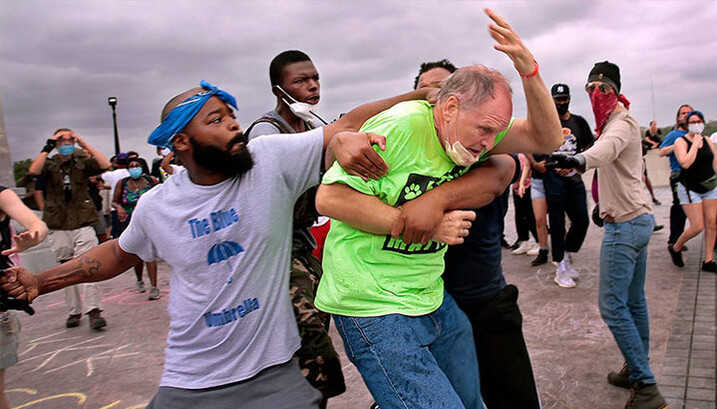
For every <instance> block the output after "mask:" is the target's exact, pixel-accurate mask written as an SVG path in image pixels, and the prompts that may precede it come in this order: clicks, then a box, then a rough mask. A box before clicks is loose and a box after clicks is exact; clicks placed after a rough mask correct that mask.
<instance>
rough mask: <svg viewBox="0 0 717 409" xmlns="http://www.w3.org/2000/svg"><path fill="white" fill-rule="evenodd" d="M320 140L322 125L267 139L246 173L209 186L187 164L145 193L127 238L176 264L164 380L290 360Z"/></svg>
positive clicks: (130, 247) (149, 256)
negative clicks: (296, 239) (301, 213)
mask: <svg viewBox="0 0 717 409" xmlns="http://www.w3.org/2000/svg"><path fill="white" fill-rule="evenodd" d="M322 143H323V128H320V129H315V130H312V131H309V132H305V133H303V134H291V135H269V136H262V137H261V138H256V139H254V140H252V141H251V142H250V143H249V145H248V148H249V151H250V152H251V153H252V155H253V158H254V167H253V168H252V169H251V170H250V171H249V172H247V173H246V174H245V175H243V176H241V177H235V178H231V179H227V180H225V181H223V182H220V183H218V184H216V185H212V186H201V185H196V184H194V183H193V182H192V181H191V180H190V178H189V174H188V172H187V171H186V170H184V169H182V170H180V171H179V172H178V173H177V174H175V175H173V176H172V177H171V178H169V179H167V181H165V182H164V183H163V184H161V185H159V186H157V187H156V188H154V189H152V190H150V191H149V192H147V193H145V194H144V195H143V196H142V197H141V198H140V200H139V202H138V203H137V207H136V208H135V210H134V213H133V214H132V221H131V222H130V224H129V226H128V227H127V230H125V231H124V233H123V234H122V236H121V237H120V239H119V245H120V247H121V248H122V249H123V250H124V251H126V252H128V253H133V254H136V255H138V256H139V257H140V258H142V259H143V260H145V261H150V260H155V259H157V258H162V259H164V260H165V261H166V262H167V263H168V264H169V265H170V267H171V276H170V288H171V291H172V294H171V297H170V299H169V316H170V320H171V321H170V329H169V335H168V336H167V347H166V349H165V363H164V375H163V376H162V381H161V383H160V386H173V387H178V388H186V389H200V388H208V387H213V386H220V385H225V384H228V383H232V382H237V381H241V380H244V379H248V378H251V377H252V376H254V375H256V374H257V373H258V372H259V371H261V370H262V369H264V368H266V367H269V366H272V365H276V364H280V363H284V362H287V361H288V360H289V359H291V358H292V356H293V354H294V352H295V351H296V350H297V349H298V347H299V343H300V342H299V335H298V331H297V327H296V322H295V320H294V314H293V309H292V305H291V302H290V299H289V293H288V289H289V269H290V257H291V254H290V252H291V251H290V250H291V229H292V217H293V208H294V202H295V201H296V199H297V198H298V197H299V196H300V195H301V194H302V193H303V192H304V191H305V190H306V189H308V188H309V187H311V186H314V185H316V184H318V183H319V165H320V162H321V156H322Z"/></svg>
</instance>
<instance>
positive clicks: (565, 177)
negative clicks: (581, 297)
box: [543, 84, 595, 288]
mask: <svg viewBox="0 0 717 409" xmlns="http://www.w3.org/2000/svg"><path fill="white" fill-rule="evenodd" d="M550 92H551V94H552V96H553V101H554V102H555V107H556V108H557V110H558V115H559V116H560V123H561V125H562V127H563V129H562V132H563V144H562V145H561V146H560V147H559V148H558V149H557V150H556V151H555V152H556V153H562V154H564V155H571V156H572V155H575V154H577V153H580V152H582V151H584V150H585V149H587V148H589V147H590V146H592V144H593V142H595V137H594V136H593V133H592V131H591V130H590V126H589V125H588V123H587V121H586V120H585V118H583V117H581V116H580V115H575V114H573V113H572V112H570V111H569V110H568V107H569V105H570V88H569V87H568V86H567V85H566V84H555V85H553V87H552V88H551V90H550ZM543 183H544V185H545V197H546V199H547V201H548V219H549V220H550V243H551V245H552V254H553V261H554V262H556V263H558V269H557V271H556V272H555V279H554V281H555V283H556V284H557V285H558V286H560V287H563V288H573V287H575V285H576V284H575V281H574V279H575V278H577V276H578V273H577V271H576V270H575V269H574V268H573V266H572V264H571V258H570V255H569V254H568V253H575V252H577V251H578V250H580V247H581V246H582V244H583V240H585V235H586V234H587V231H588V224H589V221H588V209H587V199H586V195H585V184H583V180H582V178H581V177H580V175H579V174H578V173H577V172H576V171H575V170H573V169H548V171H547V172H546V173H545V174H544V175H543ZM566 214H567V216H568V218H569V219H570V228H569V229H568V231H567V233H566V232H565V215H566Z"/></svg>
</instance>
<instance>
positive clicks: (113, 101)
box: [107, 97, 120, 155]
mask: <svg viewBox="0 0 717 409" xmlns="http://www.w3.org/2000/svg"><path fill="white" fill-rule="evenodd" d="M107 103H108V104H110V107H112V124H113V125H114V127H115V155H119V153H120V146H119V135H118V134H117V110H116V108H117V98H116V97H109V98H107Z"/></svg>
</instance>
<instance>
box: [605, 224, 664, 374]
mask: <svg viewBox="0 0 717 409" xmlns="http://www.w3.org/2000/svg"><path fill="white" fill-rule="evenodd" d="M654 226H655V218H654V217H653V215H651V214H643V215H641V216H638V217H636V218H634V219H632V220H628V221H626V222H622V223H607V222H606V223H605V234H604V236H603V240H602V248H601V250H600V290H599V296H600V300H599V302H600V314H601V315H602V319H603V321H605V323H606V324H607V325H608V327H609V328H610V331H611V332H612V335H613V336H614V337H615V342H617V346H618V347H619V348H620V351H621V352H622V355H623V356H624V358H625V362H627V366H628V368H629V369H630V380H632V381H633V382H642V383H656V380H655V376H654V375H653V374H652V371H651V370H650V363H649V359H648V353H649V351H650V321H649V317H648V315H647V301H646V300H645V275H646V272H647V245H648V243H649V242H650V237H651V236H652V229H653V228H654Z"/></svg>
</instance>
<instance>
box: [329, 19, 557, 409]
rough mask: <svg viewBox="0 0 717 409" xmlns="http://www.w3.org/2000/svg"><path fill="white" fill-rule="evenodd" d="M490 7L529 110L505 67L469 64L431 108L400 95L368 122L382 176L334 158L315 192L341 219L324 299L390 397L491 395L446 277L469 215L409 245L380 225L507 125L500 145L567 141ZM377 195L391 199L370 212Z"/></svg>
mask: <svg viewBox="0 0 717 409" xmlns="http://www.w3.org/2000/svg"><path fill="white" fill-rule="evenodd" d="M489 15H490V16H491V18H493V19H494V21H496V23H498V24H499V26H500V28H501V30H504V31H501V35H500V37H498V36H495V35H494V38H496V39H497V40H498V41H499V43H501V44H500V45H499V46H496V48H499V47H500V48H499V49H501V48H503V47H502V46H503V45H506V47H505V50H503V51H505V52H506V53H507V54H509V56H510V57H511V58H512V59H513V61H514V63H515V66H516V69H518V71H519V72H520V73H521V74H522V76H523V77H524V82H523V84H524V87H525V90H526V96H527V99H528V105H529V118H531V114H533V115H532V118H531V119H529V120H516V121H514V120H513V119H512V118H511V115H512V102H511V97H510V87H509V86H508V84H507V81H506V80H505V78H504V77H503V76H502V75H501V74H500V73H498V72H497V71H495V70H491V69H488V68H486V67H483V66H472V67H466V68H463V69H461V70H458V71H457V72H456V73H455V74H453V76H451V77H450V78H449V79H448V80H447V81H446V82H445V83H444V85H443V87H442V89H441V91H440V93H439V94H438V101H437V104H436V106H435V108H433V107H431V106H430V105H428V104H425V103H408V104H398V105H396V106H394V107H393V108H391V109H389V110H387V111H385V112H383V113H381V114H379V115H377V116H375V117H373V118H372V119H370V120H369V121H368V122H366V123H365V124H364V126H363V128H362V130H363V131H366V132H372V133H376V134H381V135H385V136H386V149H385V152H379V153H380V154H381V156H382V157H383V159H384V160H385V161H386V163H387V164H388V166H389V169H390V170H389V172H388V175H387V176H386V177H383V178H381V179H379V180H372V181H364V180H362V179H360V178H358V177H354V176H351V175H349V174H348V173H346V172H344V171H343V170H342V169H341V168H340V167H338V166H335V167H333V168H332V169H330V170H329V171H328V172H327V174H326V175H325V177H324V180H323V185H322V186H321V188H320V190H319V194H318V195H317V209H318V210H319V211H320V212H321V213H323V214H325V215H327V216H330V217H332V218H334V219H335V220H334V221H333V222H332V228H331V231H330V232H329V235H328V237H327V242H326V247H325V248H326V252H325V254H324V270H325V273H324V276H323V277H322V280H321V283H320V285H319V289H318V292H317V297H316V305H317V307H318V308H320V309H322V310H325V311H327V312H331V313H333V314H334V316H335V320H336V325H337V328H338V331H339V333H340V334H341V336H342V338H343V340H344V344H345V346H346V349H347V353H348V356H349V359H351V360H352V362H353V363H354V364H356V366H357V367H358V369H359V371H360V372H361V374H362V376H363V378H364V381H365V382H366V384H367V386H368V388H369V390H370V391H371V393H372V395H373V396H374V398H375V399H376V401H377V402H378V403H379V405H380V406H381V407H382V408H393V407H411V408H482V407H483V406H482V405H483V404H482V400H481V397H480V392H479V391H480V388H479V382H478V367H477V360H476V356H475V348H474V345H473V338H472V330H471V326H470V324H469V322H468V320H467V318H466V317H465V315H464V314H463V313H462V312H461V311H460V310H459V309H458V307H457V306H456V304H455V302H454V301H453V299H452V298H451V297H450V296H448V295H447V294H444V290H443V283H442V281H441V278H440V276H441V274H442V272H443V254H444V252H445V249H446V244H445V243H442V242H441V241H444V242H449V243H451V240H452V239H451V238H450V235H446V236H442V235H441V234H442V233H443V232H445V231H450V230H451V229H453V233H454V234H455V233H456V230H457V231H458V234H459V235H465V234H467V228H468V227H470V226H469V223H468V222H467V221H466V220H461V219H469V217H467V214H466V213H446V214H445V215H444V216H445V217H444V219H443V220H442V222H441V223H439V229H438V230H437V231H436V233H434V234H433V236H432V237H431V238H432V240H431V241H425V242H423V243H420V242H419V243H413V244H407V243H404V242H403V240H401V239H396V238H394V237H392V236H390V235H387V231H385V229H382V228H380V227H378V228H377V227H375V226H385V222H386V221H387V220H391V219H392V218H393V219H395V217H396V215H395V212H393V211H394V210H395V211H398V210H397V209H396V207H397V206H401V205H403V204H405V205H406V206H409V205H410V201H411V200H412V199H414V198H416V197H418V196H419V195H421V194H423V193H425V192H427V191H430V190H432V189H433V188H437V189H441V188H442V187H439V186H440V185H442V184H443V183H444V182H447V181H450V180H453V179H456V178H458V177H459V176H461V175H462V174H464V173H466V172H467V171H468V169H469V167H470V165H472V164H473V163H475V162H478V161H479V160H480V159H482V158H484V157H485V152H486V151H487V150H490V149H492V148H494V147H495V145H496V144H498V143H500V142H501V141H503V138H504V137H505V136H506V135H508V136H510V135H513V138H512V140H510V141H509V140H508V139H506V141H505V142H504V143H502V144H501V146H499V147H498V148H496V149H494V150H493V152H497V151H500V150H501V148H504V149H506V150H507V151H511V150H512V151H515V150H525V151H534V150H535V151H543V150H550V149H554V147H555V146H557V145H558V144H559V142H560V140H559V136H560V134H559V122H558V120H557V114H556V113H555V112H554V106H553V105H552V100H551V98H550V94H549V93H548V91H547V88H546V87H545V84H544V83H543V82H542V80H541V79H540V77H539V76H537V72H538V67H537V63H535V61H534V60H533V58H532V54H530V52H529V51H528V50H527V48H525V47H524V46H523V45H522V43H521V42H520V40H519V38H518V37H517V35H515V33H514V32H513V31H512V29H510V27H509V26H508V25H507V23H505V21H504V20H502V19H501V18H499V17H497V16H495V15H492V14H491V13H489ZM506 34H509V35H506ZM506 39H508V40H506ZM507 45H510V46H511V47H507ZM509 48H510V49H509ZM535 114H538V115H535ZM540 116H544V117H545V118H541V120H542V123H541V121H538V120H537V117H540ZM518 121H520V122H518ZM515 128H517V130H516V131H513V130H514V129H515ZM516 134H517V135H519V137H517V140H516V137H515V135H516ZM523 136H526V137H525V138H522V137H523ZM509 160H511V159H509ZM511 161H512V160H511ZM511 166H512V165H511ZM473 173H474V172H473V171H471V172H470V174H473ZM460 179H463V178H460ZM480 193H481V192H478V191H477V192H476V194H477V195H479V194H480ZM376 199H378V201H380V202H382V204H383V205H384V206H386V208H388V209H389V210H388V211H384V210H385V209H384V210H381V211H379V212H374V213H366V212H365V210H366V209H367V208H368V207H369V205H371V206H373V202H371V200H374V201H375V200H376ZM367 200H368V201H367ZM490 200H492V198H489V200H486V203H487V202H489V201H490ZM380 202H379V203H380ZM364 203H365V204H366V205H367V206H366V207H365V208H363V209H362V206H363V204H364ZM471 207H474V208H475V207H479V206H476V205H473V206H471ZM357 214H358V215H359V217H357ZM452 218H453V220H452ZM455 218H458V219H459V220H458V221H457V223H456V220H455ZM382 219H383V220H382ZM376 220H379V222H376ZM381 221H383V223H381ZM451 223H456V224H453V225H451ZM389 226H390V223H389ZM407 241H411V240H407ZM455 242H459V241H455ZM451 244H452V243H451Z"/></svg>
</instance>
